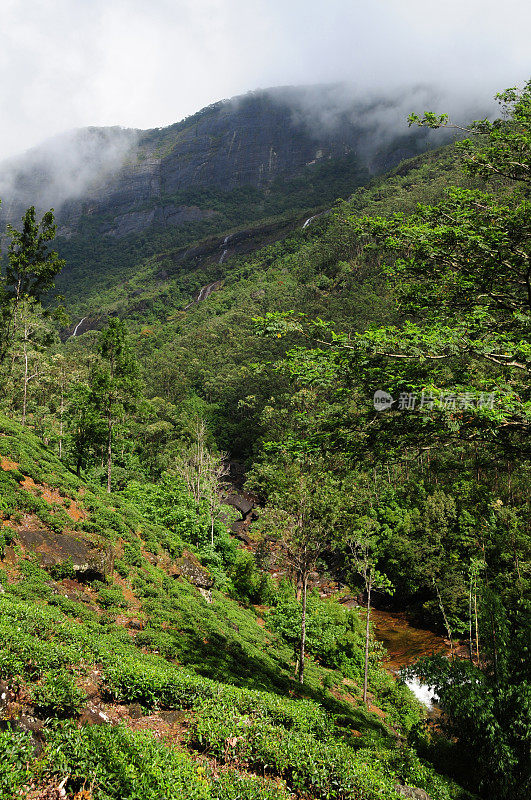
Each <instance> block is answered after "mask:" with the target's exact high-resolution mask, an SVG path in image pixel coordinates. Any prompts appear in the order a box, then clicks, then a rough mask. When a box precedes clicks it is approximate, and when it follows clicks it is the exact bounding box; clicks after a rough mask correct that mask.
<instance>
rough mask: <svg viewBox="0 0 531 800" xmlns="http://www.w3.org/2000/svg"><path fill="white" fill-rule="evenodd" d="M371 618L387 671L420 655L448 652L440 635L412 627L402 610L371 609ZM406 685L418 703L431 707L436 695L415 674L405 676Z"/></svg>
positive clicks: (409, 664) (413, 661) (396, 668)
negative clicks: (383, 652)
mask: <svg viewBox="0 0 531 800" xmlns="http://www.w3.org/2000/svg"><path fill="white" fill-rule="evenodd" d="M371 620H372V626H373V631H374V636H375V638H376V639H377V640H378V641H380V642H381V643H382V644H383V646H384V647H385V648H386V650H387V656H386V658H385V660H384V666H385V667H386V668H387V669H388V670H389V671H390V672H394V673H397V672H398V671H399V670H400V669H402V667H409V666H411V665H412V664H414V663H415V661H418V659H419V658H421V657H422V656H427V655H431V654H432V653H446V652H449V648H448V645H447V644H446V642H445V640H444V639H443V637H442V636H438V635H437V634H436V633H433V631H428V630H425V629H423V628H415V627H414V626H413V625H411V624H410V623H409V622H408V620H407V618H406V615H405V614H403V613H398V612H389V611H378V610H377V609H372V610H371ZM406 685H407V686H408V687H409V688H410V689H411V691H412V692H413V694H414V695H415V697H417V698H418V700H420V702H421V703H423V704H424V705H425V706H426V707H427V708H428V709H429V710H432V708H433V704H434V702H435V701H436V697H435V696H434V694H433V692H432V690H431V689H430V687H429V686H427V685H426V684H423V683H421V682H420V681H419V679H418V678H408V679H407V680H406Z"/></svg>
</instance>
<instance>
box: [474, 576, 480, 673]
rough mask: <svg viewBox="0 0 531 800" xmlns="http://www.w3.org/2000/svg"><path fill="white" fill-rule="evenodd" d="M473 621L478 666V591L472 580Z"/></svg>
mask: <svg viewBox="0 0 531 800" xmlns="http://www.w3.org/2000/svg"><path fill="white" fill-rule="evenodd" d="M474 622H475V625H476V664H477V666H478V667H479V628H478V593H477V587H476V582H475V581H474Z"/></svg>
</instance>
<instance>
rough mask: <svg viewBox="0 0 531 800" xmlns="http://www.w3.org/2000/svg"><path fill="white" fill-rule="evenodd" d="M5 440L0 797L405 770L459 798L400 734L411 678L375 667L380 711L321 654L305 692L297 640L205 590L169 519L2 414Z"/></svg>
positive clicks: (197, 791) (213, 788) (171, 792)
mask: <svg viewBox="0 0 531 800" xmlns="http://www.w3.org/2000/svg"><path fill="white" fill-rule="evenodd" d="M0 452H1V469H0V482H1V495H0V497H1V499H0V517H1V519H2V523H1V531H2V571H1V573H0V577H1V592H0V669H1V684H0V688H1V693H2V697H1V701H0V753H1V754H2V767H1V769H0V792H1V796H2V797H4V798H6V800H7V798H11V797H15V796H20V795H21V794H22V795H24V796H27V797H32V798H35V800H36V799H37V798H45V797H46V798H48V797H56V796H57V797H60V796H65V793H67V796H68V797H76V798H85V800H109V798H116V800H118V798H121V797H148V796H157V797H167V798H198V797H201V798H205V800H206V799H207V798H213V799H214V798H218V800H225V798H227V800H229V798H232V799H233V800H234V798H236V797H245V798H263V800H267V799H268V798H271V799H273V798H286V800H287V798H288V797H292V796H293V795H292V793H293V792H294V791H297V792H300V791H302V792H303V793H304V794H305V796H308V797H324V796H327V793H328V792H329V791H330V788H331V787H332V786H334V787H339V791H340V796H342V797H345V798H366V800H372V799H373V798H374V800H376V798H382V797H384V798H388V800H393V799H394V798H397V797H398V796H400V795H399V794H397V791H396V789H395V786H401V785H402V784H403V783H404V782H407V781H408V779H409V780H410V782H414V781H416V782H417V783H418V782H419V780H420V782H421V783H422V785H423V786H425V788H426V789H428V790H429V791H430V794H431V796H432V797H433V798H434V800H449V798H450V797H451V795H450V794H449V789H448V788H447V786H446V784H445V783H444V782H443V781H442V780H441V779H440V778H438V777H437V776H436V775H435V774H434V773H433V772H430V771H429V770H427V769H426V768H425V767H423V766H421V764H420V762H419V761H418V758H417V756H416V755H415V754H414V752H413V751H408V752H407V754H406V753H405V752H404V749H403V746H402V747H399V748H398V747H396V743H395V738H394V737H395V735H396V730H395V729H394V726H395V725H402V724H403V723H402V722H401V721H400V720H405V719H406V717H408V716H409V722H408V724H411V722H412V721H413V720H414V719H418V710H417V709H416V706H415V704H414V703H413V702H412V701H411V699H410V695H409V694H408V692H407V690H405V689H399V687H397V686H396V684H395V683H394V682H393V681H391V680H390V679H389V678H387V679H385V680H384V676H383V673H378V677H377V679H375V684H374V691H375V692H376V694H375V695H374V701H375V702H376V697H377V696H378V697H379V698H380V700H381V702H383V703H384V705H385V707H386V709H387V714H386V713H382V712H381V711H379V712H378V714H379V716H376V715H374V714H367V712H366V711H365V710H363V709H362V708H361V707H360V706H359V705H358V704H359V690H358V688H357V686H356V684H355V682H353V681H347V680H343V679H342V676H341V675H340V674H339V673H338V672H337V671H332V670H326V669H324V668H323V667H320V666H319V664H318V663H316V662H314V661H312V660H310V659H309V660H308V680H307V682H305V687H304V690H303V691H302V690H301V687H300V686H299V685H298V684H297V683H296V682H295V681H294V680H293V679H292V678H291V676H290V671H291V669H290V661H291V649H290V647H289V645H288V644H287V643H286V642H284V641H283V640H282V638H281V637H280V636H279V635H278V634H274V633H272V632H271V631H270V630H268V629H267V628H264V622H263V620H261V619H260V618H259V617H258V615H257V610H255V609H253V607H244V606H242V605H241V604H239V603H238V602H236V601H235V600H231V599H229V598H228V597H227V596H225V595H223V593H222V592H220V591H219V590H217V589H215V588H213V589H212V591H211V596H210V592H209V591H208V590H207V589H205V587H208V586H211V585H212V579H211V578H210V576H209V574H208V571H207V570H205V569H204V568H203V567H201V566H200V564H199V562H198V561H197V559H196V557H195V556H194V555H193V554H192V553H191V552H190V551H184V552H182V555H181V556H180V557H178V553H179V552H180V551H182V543H180V542H179V539H178V537H176V535H175V533H174V532H172V531H171V529H164V528H162V527H161V526H160V525H155V524H153V523H152V522H150V521H149V520H148V519H147V518H145V517H144V516H142V514H139V511H138V509H136V508H135V505H134V503H133V502H131V501H127V500H126V499H124V497H121V496H118V495H112V496H109V497H107V496H105V495H103V494H102V493H101V492H100V491H99V490H98V489H97V488H96V487H90V486H87V485H84V484H83V483H82V482H81V481H79V479H77V478H76V477H75V476H73V475H72V474H71V473H69V472H68V471H67V470H65V468H64V466H63V465H62V463H61V462H60V461H59V460H58V459H57V458H56V457H55V456H54V455H53V454H52V453H51V452H50V451H48V450H47V449H46V448H45V447H43V445H42V444H41V442H40V441H39V440H38V439H37V438H36V437H35V436H34V435H33V434H31V433H28V432H27V431H25V430H23V429H22V428H20V427H19V426H18V425H16V424H15V423H12V422H10V421H8V420H7V419H6V418H4V417H1V418H0ZM351 613H354V612H351ZM375 676H376V673H375ZM325 685H326V686H330V687H332V691H329V689H327V688H325ZM238 686H240V687H242V688H237V687H238ZM397 691H398V693H397ZM393 695H396V699H395V700H393V699H392V697H393ZM297 697H302V698H304V697H305V698H307V699H296V698H297ZM309 698H311V699H309ZM394 703H396V707H395V705H393V704H394ZM404 704H406V705H404ZM406 708H407V709H408V711H407V712H406V713H405V712H404V709H406ZM399 709H401V710H399ZM404 713H405V716H404ZM386 717H387V722H383V721H382V718H383V719H384V720H385V718H386ZM389 722H392V725H391V727H389V725H388V723H389ZM360 737H361V738H360ZM378 741H380V742H382V743H385V746H383V747H382V749H379V746H377V747H376V748H375V743H376V742H378ZM354 744H355V745H356V746H355V747H354ZM360 744H362V745H363V744H365V745H366V749H363V748H362V749H360ZM367 748H368V749H367ZM222 765H225V766H222ZM266 768H267V774H268V776H269V777H268V778H267V779H264V778H261V777H260V778H259V777H258V775H264V774H265V773H266ZM236 784H237V785H238V793H235V786H236ZM60 790H64V792H63V794H60Z"/></svg>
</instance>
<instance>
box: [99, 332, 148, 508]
mask: <svg viewBox="0 0 531 800" xmlns="http://www.w3.org/2000/svg"><path fill="white" fill-rule="evenodd" d="M98 353H99V356H100V358H99V359H98V361H96V362H95V364H94V366H93V369H92V374H91V379H90V388H91V402H92V403H93V406H94V408H96V409H97V410H98V412H99V414H100V416H101V418H103V419H104V420H105V425H106V448H105V449H106V454H105V457H106V462H107V492H109V493H110V491H111V486H112V463H113V438H114V434H115V428H116V426H117V425H118V424H119V423H120V422H125V421H126V419H127V417H128V416H130V415H131V414H132V413H133V412H134V411H135V409H137V408H138V406H139V402H140V398H141V390H142V383H141V381H140V378H139V366H138V363H137V361H136V359H135V358H134V356H133V353H132V351H131V349H130V347H129V345H128V342H127V334H126V329H125V324H124V323H123V321H122V320H119V319H111V320H110V321H109V324H108V326H107V327H106V328H104V330H103V331H102V332H101V334H100V338H99V342H98Z"/></svg>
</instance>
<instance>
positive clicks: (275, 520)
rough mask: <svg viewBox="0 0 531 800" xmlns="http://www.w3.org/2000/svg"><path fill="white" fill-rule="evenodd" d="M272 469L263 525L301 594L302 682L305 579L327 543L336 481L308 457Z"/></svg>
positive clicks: (334, 507)
mask: <svg viewBox="0 0 531 800" xmlns="http://www.w3.org/2000/svg"><path fill="white" fill-rule="evenodd" d="M274 469H275V472H277V479H276V485H275V486H274V487H271V491H270V493H269V498H268V505H267V508H266V511H265V513H264V515H263V517H262V526H263V529H264V530H269V531H272V532H273V533H274V534H275V535H276V536H277V538H278V541H279V543H280V546H281V548H282V552H283V554H284V557H285V559H286V562H287V564H288V565H289V567H290V568H291V569H292V570H293V571H294V573H295V575H296V577H297V585H298V587H299V589H300V597H301V622H300V639H299V658H298V673H299V682H300V683H303V682H304V659H305V647H306V606H307V594H308V580H309V577H310V573H311V572H313V571H314V570H315V567H316V565H317V562H318V560H319V558H321V556H322V555H323V554H324V553H325V551H326V550H327V549H328V547H329V544H330V539H331V535H332V528H333V525H334V521H335V519H336V518H337V514H338V502H339V498H338V495H337V483H336V481H335V480H334V478H333V477H332V476H331V475H330V474H329V473H327V472H326V471H325V470H323V469H322V467H321V465H319V464H318V463H316V462H310V461H309V460H307V459H306V460H305V462H300V461H293V460H286V461H285V462H284V463H282V464H276V465H275V467H274Z"/></svg>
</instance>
